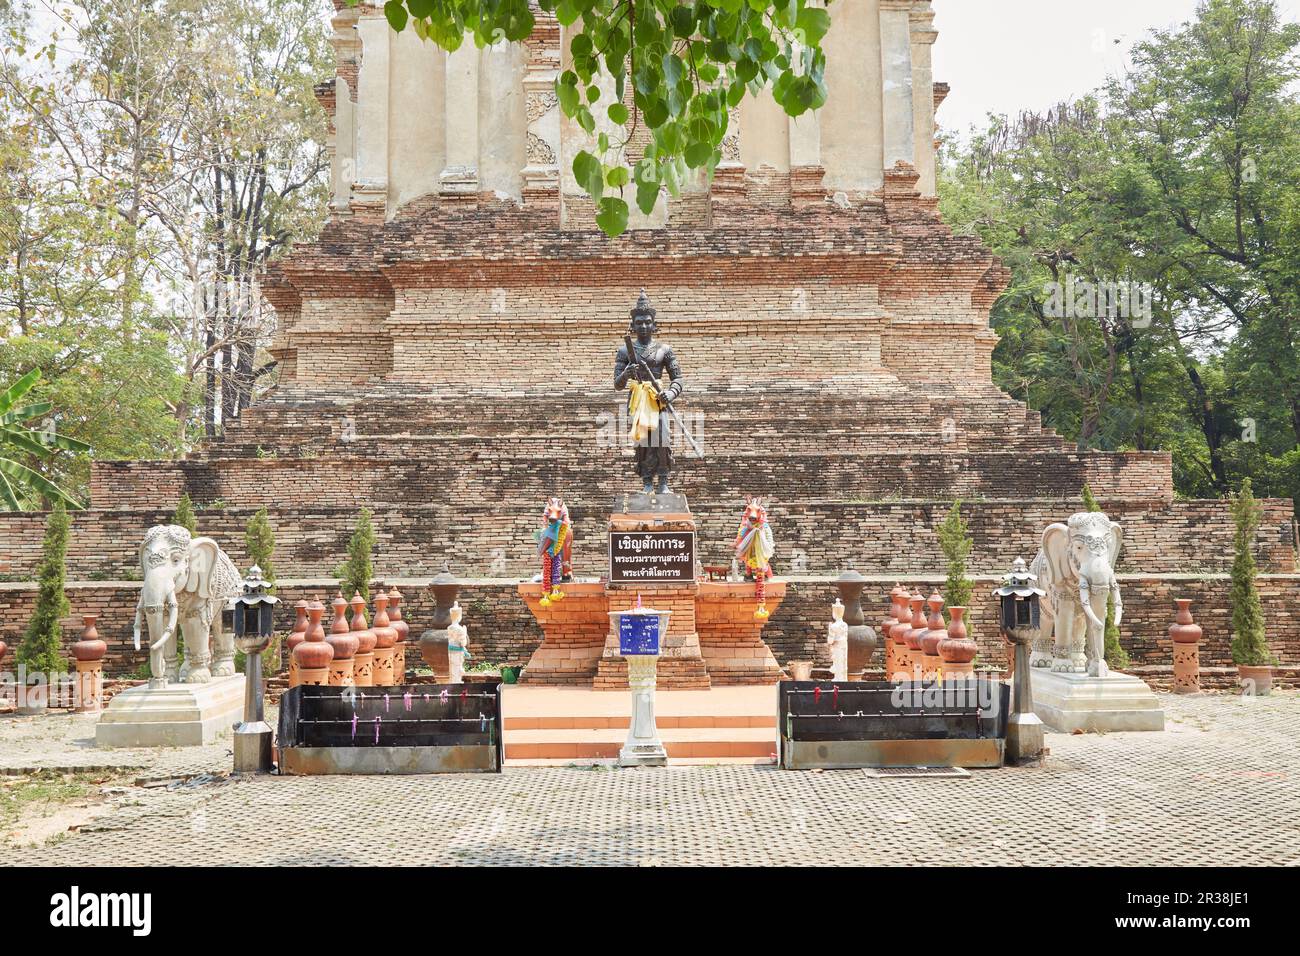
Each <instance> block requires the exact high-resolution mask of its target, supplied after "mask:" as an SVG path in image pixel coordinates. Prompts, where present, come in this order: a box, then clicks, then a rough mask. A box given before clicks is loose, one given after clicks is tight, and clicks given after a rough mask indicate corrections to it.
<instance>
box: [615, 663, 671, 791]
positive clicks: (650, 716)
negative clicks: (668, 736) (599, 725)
mask: <svg viewBox="0 0 1300 956" xmlns="http://www.w3.org/2000/svg"><path fill="white" fill-rule="evenodd" d="M626 660H627V664H628V686H629V687H630V688H631V689H632V720H631V723H630V724H629V725H628V729H627V741H626V742H625V743H624V744H623V748H622V749H621V750H619V752H618V765H619V766H620V767H666V766H667V765H668V751H666V750H665V749H664V745H663V741H661V740H660V739H659V728H658V727H657V726H655V671H656V666H655V665H656V662H657V661H658V660H659V658H658V657H657V656H654V655H645V656H632V657H628V658H626Z"/></svg>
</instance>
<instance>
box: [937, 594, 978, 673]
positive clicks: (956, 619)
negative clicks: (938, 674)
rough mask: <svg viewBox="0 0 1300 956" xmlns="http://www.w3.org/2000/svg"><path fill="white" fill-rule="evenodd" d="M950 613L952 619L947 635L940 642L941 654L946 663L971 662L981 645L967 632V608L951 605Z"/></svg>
mask: <svg viewBox="0 0 1300 956" xmlns="http://www.w3.org/2000/svg"><path fill="white" fill-rule="evenodd" d="M948 613H949V614H950V615H951V616H952V620H951V621H949V622H948V633H947V635H946V636H945V637H944V638H943V640H941V641H940V642H939V656H940V657H941V658H943V662H944V663H945V664H969V663H970V662H971V661H973V660H975V655H976V654H977V653H978V652H979V645H978V644H976V643H975V642H974V641H972V640H971V639H970V637H969V636H968V635H967V633H966V608H964V607H950V608H948Z"/></svg>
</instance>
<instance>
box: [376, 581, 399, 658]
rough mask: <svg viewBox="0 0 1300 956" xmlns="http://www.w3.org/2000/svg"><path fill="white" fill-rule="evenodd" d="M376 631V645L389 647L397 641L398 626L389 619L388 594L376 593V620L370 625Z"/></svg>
mask: <svg viewBox="0 0 1300 956" xmlns="http://www.w3.org/2000/svg"><path fill="white" fill-rule="evenodd" d="M370 629H371V630H372V631H374V632H375V647H378V648H388V647H392V646H393V645H394V644H396V643H397V628H395V627H393V626H392V624H391V623H390V622H389V620H388V595H387V594H383V593H380V594H377V595H375V620H374V623H373V624H371V625H370Z"/></svg>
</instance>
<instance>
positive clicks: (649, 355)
mask: <svg viewBox="0 0 1300 956" xmlns="http://www.w3.org/2000/svg"><path fill="white" fill-rule="evenodd" d="M629 331H630V333H631V334H630V335H627V336H625V337H624V339H623V345H622V346H620V347H619V350H618V354H617V355H616V356H615V358H614V387H615V388H616V389H624V388H628V387H629V384H628V383H629V382H630V381H634V380H635V381H638V382H643V383H645V384H646V385H647V386H648V387H649V389H650V395H649V396H648V397H642V398H641V399H640V400H641V401H647V400H653V401H654V402H655V404H657V405H658V408H657V410H656V409H653V408H652V409H650V413H651V414H657V418H658V427H656V428H652V429H649V430H648V431H647V430H646V429H644V428H643V429H640V431H642V432H643V433H644V434H641V435H640V437H637V438H636V439H635V440H636V443H637V445H636V459H635V460H636V466H635V467H636V473H637V474H638V475H640V476H641V481H642V491H643V492H644V493H645V494H656V493H657V494H661V495H665V494H669V493H670V492H669V490H668V474H669V472H671V471H672V467H673V450H672V441H671V433H670V432H669V426H668V420H669V414H670V413H671V412H672V402H673V401H674V400H675V399H676V398H677V397H678V396H679V395H681V393H682V388H683V384H682V369H681V366H680V365H678V363H677V356H676V355H674V354H673V350H672V349H671V348H670V347H669V346H667V345H665V344H664V343H663V342H656V341H655V339H654V334H655V332H657V331H659V326H658V324H657V323H656V322H655V310H654V308H653V306H651V305H650V300H649V298H647V297H646V294H645V290H644V289H642V290H641V295H640V296H639V297H638V298H637V301H636V306H635V307H634V308H633V309H632V324H631V326H630V327H629ZM633 335H635V336H636V339H635V341H633V338H632V336H633ZM665 372H667V373H668V379H669V384H668V385H667V386H666V387H664V386H661V385H660V379H661V378H662V377H663V374H664V373H665ZM637 392H638V390H637V389H633V394H631V395H629V396H628V411H629V413H630V414H631V415H633V417H634V421H633V430H634V432H636V431H637V426H636V421H635V412H636V409H635V403H636V402H637V401H638V395H637Z"/></svg>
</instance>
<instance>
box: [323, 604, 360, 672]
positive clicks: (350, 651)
mask: <svg viewBox="0 0 1300 956" xmlns="http://www.w3.org/2000/svg"><path fill="white" fill-rule="evenodd" d="M332 606H333V609H334V618H333V620H332V621H331V623H330V632H329V634H328V635H326V637H325V638H324V639H325V641H326V642H327V643H328V644H329V645H330V647H332V648H334V660H336V661H350V660H352V658H354V657H355V656H356V654H357V651H358V650H359V649H360V647H361V642H360V641H359V640H358V639H357V635H355V634H353V633H352V631H351V630H350V629H349V628H348V619H347V613H346V612H347V607H348V602H347V601H345V600H343V595H341V594H340V595H338V596H337V597H336V598H334V601H333V605H332Z"/></svg>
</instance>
